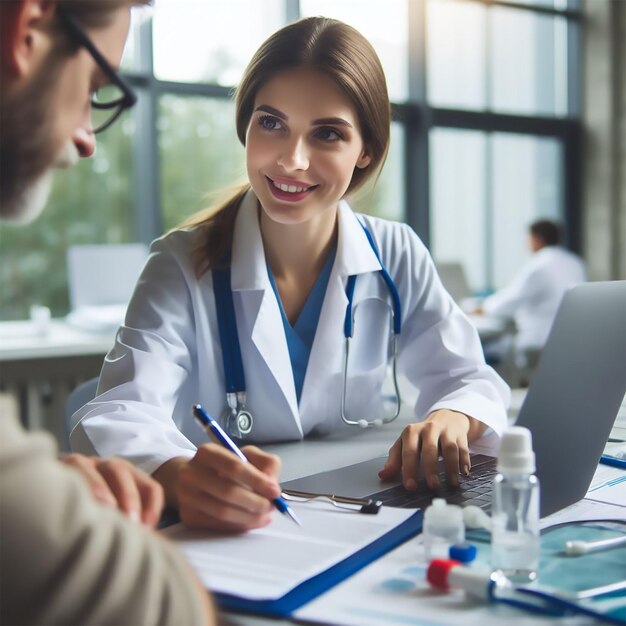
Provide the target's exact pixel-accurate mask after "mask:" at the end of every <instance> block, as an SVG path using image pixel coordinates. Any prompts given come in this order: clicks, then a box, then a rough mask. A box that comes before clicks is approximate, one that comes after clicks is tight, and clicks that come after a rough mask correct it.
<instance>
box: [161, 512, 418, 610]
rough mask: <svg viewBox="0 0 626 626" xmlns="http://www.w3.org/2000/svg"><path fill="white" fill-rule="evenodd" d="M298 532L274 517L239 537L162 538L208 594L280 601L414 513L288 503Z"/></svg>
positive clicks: (178, 532)
mask: <svg viewBox="0 0 626 626" xmlns="http://www.w3.org/2000/svg"><path fill="white" fill-rule="evenodd" d="M289 506H291V507H293V510H294V511H295V513H296V514H297V516H298V517H299V519H300V520H301V521H302V527H299V526H296V525H295V524H294V523H293V521H291V520H290V519H289V518H287V517H286V516H284V515H281V514H279V513H276V514H275V515H274V520H273V521H272V523H271V524H270V525H269V526H268V527H266V528H262V529H258V530H253V531H251V532H248V533H245V534H243V535H218V534H209V533H203V532H197V531H191V530H188V529H187V528H185V527H184V526H183V525H182V524H176V525H175V526H171V527H169V528H167V529H165V531H163V532H164V534H165V535H166V536H168V538H169V539H170V540H172V541H174V542H176V543H177V544H178V547H179V549H180V550H181V551H182V553H183V555H184V556H185V558H186V559H187V561H188V562H189V564H190V565H191V567H192V568H193V569H194V570H195V571H196V573H197V575H198V577H199V578H200V580H201V581H202V583H203V584H204V585H205V586H206V587H207V588H208V589H211V590H212V591H216V592H222V593H229V594H233V595H236V596H239V597H242V598H248V599H252V600H268V599H275V598H280V597H282V596H283V595H285V594H286V593H287V592H288V591H289V590H291V589H293V588H294V587H296V586H297V585H299V584H300V583H301V582H303V581H305V580H308V579H309V578H311V577H312V576H315V575H316V574H319V573H320V572H323V571H324V570H326V569H328V568H329V567H330V566H332V565H334V564H335V563H338V562H339V561H341V560H343V559H344V558H346V557H347V556H349V555H351V554H353V553H355V552H357V551H358V550H360V549H361V548H363V547H365V546H366V545H368V544H370V543H372V542H373V541H374V540H376V539H377V538H379V537H381V536H382V535H384V534H385V533H387V532H388V531H389V530H391V529H393V528H395V527H396V526H398V525H399V524H401V523H402V522H403V521H405V520H406V519H408V518H409V517H410V516H411V515H412V514H413V513H415V511H414V510H407V509H392V508H387V507H382V508H381V509H380V511H379V513H378V514H377V515H365V514H362V513H357V512H353V511H340V510H337V509H334V508H333V507H332V506H331V505H329V504H326V503H323V502H308V503H306V504H300V503H293V502H290V503H289Z"/></svg>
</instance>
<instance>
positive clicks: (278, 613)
mask: <svg viewBox="0 0 626 626" xmlns="http://www.w3.org/2000/svg"><path fill="white" fill-rule="evenodd" d="M421 530H422V511H421V510H420V509H418V510H417V511H416V512H415V513H414V514H413V515H411V517H409V518H408V519H407V520H405V521H404V522H402V523H401V524H400V525H398V526H396V527H395V528H393V529H392V530H390V531H389V532H388V533H386V534H384V535H383V536H382V537H379V538H378V539H376V541H373V542H372V543H370V544H369V545H367V546H365V547H364V548H361V550H359V551H358V552H355V553H354V554H351V555H350V556H348V557H346V558H345V559H344V560H343V561H340V562H339V563H336V564H335V565H333V566H332V567H330V568H329V569H327V570H326V571H324V572H321V573H319V574H317V575H316V576H313V578H309V579H308V580H305V581H304V582H303V583H300V584H299V585H298V586H297V587H294V588H293V589H292V590H291V591H289V592H288V593H286V594H285V595H284V596H282V597H281V598H276V599H273V600H248V599H246V598H241V597H239V596H234V595H230V594H225V593H216V594H215V599H216V600H217V603H218V604H219V605H220V606H221V607H222V608H225V609H231V610H235V611H243V612H245V613H255V614H256V615H269V616H272V617H289V616H291V614H292V613H293V612H294V611H295V610H296V609H298V608H299V607H301V606H302V605H304V604H306V603H307V602H309V601H311V600H313V598H316V597H317V596H320V595H321V594H323V593H324V592H325V591H328V590H329V589H331V588H332V587H334V586H335V585H336V584H338V583H340V582H341V581H343V580H345V579H346V578H348V577H349V576H352V574H354V573H355V572H358V571H359V570H360V569H362V568H363V567H365V566H366V565H368V564H369V563H371V562H372V561H375V560H376V559H378V558H379V557H381V556H383V554H386V553H387V552H390V551H391V550H393V549H394V548H395V547H397V546H399V545H400V544H401V543H404V542H405V541H407V540H408V539H410V538H411V537H414V536H415V535H417V534H419V533H420V532H421Z"/></svg>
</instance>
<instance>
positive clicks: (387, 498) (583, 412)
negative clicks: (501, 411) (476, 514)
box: [283, 281, 626, 517]
mask: <svg viewBox="0 0 626 626" xmlns="http://www.w3.org/2000/svg"><path fill="white" fill-rule="evenodd" d="M625 393H626V281H611V282H592V283H584V284H582V285H578V286H576V287H573V288H572V289H571V290H570V291H568V292H567V293H566V294H565V296H564V297H563V300H562V302H561V306H560V307H559V310H558V313H557V316H556V319H555V321H554V324H553V326H552V330H551V332H550V336H549V337H548V341H547V343H546V345H545V347H544V349H543V351H542V355H541V359H540V362H539V365H538V367H537V370H536V372H535V375H534V377H533V381H532V383H531V386H530V388H529V390H528V393H527V395H526V398H525V400H524V403H523V404H522V407H521V409H520V413H519V417H518V419H517V421H516V424H517V425H519V426H525V427H526V428H529V429H530V431H531V432H532V435H533V447H534V450H535V455H536V459H537V472H536V474H537V476H538V478H539V481H540V484H541V516H542V517H545V516H547V515H550V514H551V513H554V512H555V511H558V510H560V509H562V508H564V507H566V506H568V505H570V504H573V503H574V502H577V501H578V500H580V499H581V498H583V497H584V496H585V494H586V493H587V490H588V488H589V485H590V484H591V480H592V478H593V474H594V472H595V470H596V467H597V465H598V460H599V458H600V455H601V454H602V451H603V449H604V446H605V445H606V442H607V439H608V436H609V433H610V432H611V428H612V427H613V424H614V422H615V416H616V415H617V412H618V410H619V407H620V404H621V403H622V400H623V398H624V394H625ZM385 458H386V457H380V458H377V459H370V460H369V461H364V462H363V463H357V464H355V465H350V466H348V467H343V468H339V469H336V470H332V471H328V472H322V473H319V474H314V475H312V476H307V477H305V478H299V479H296V480H292V481H289V482H286V483H284V484H283V488H284V489H287V490H289V489H293V490H298V491H306V492H311V493H325V494H335V495H339V496H350V497H359V498H365V497H372V498H376V499H379V500H382V501H383V503H385V504H387V505H389V506H402V507H408V508H415V507H422V508H423V507H425V506H428V504H430V502H431V500H432V499H433V498H436V497H444V498H446V500H448V501H449V502H453V503H460V504H477V505H478V506H481V508H489V505H490V498H491V483H492V480H493V476H494V474H495V471H496V470H495V459H494V458H493V457H486V456H482V455H473V456H472V476H470V477H469V478H467V479H466V478H464V477H463V476H461V477H460V482H461V484H460V486H459V487H458V488H451V487H448V486H447V485H445V480H444V479H443V478H442V481H441V483H442V488H441V490H440V491H439V492H431V491H429V490H428V489H427V488H426V486H425V485H423V484H422V486H421V488H420V489H418V491H417V492H407V491H405V490H404V488H403V487H402V486H401V484H400V482H399V481H396V482H395V483H394V482H384V483H383V482H382V481H379V480H378V477H377V471H378V470H379V469H380V468H381V467H382V465H383V464H384V460H385ZM442 476H443V474H442Z"/></svg>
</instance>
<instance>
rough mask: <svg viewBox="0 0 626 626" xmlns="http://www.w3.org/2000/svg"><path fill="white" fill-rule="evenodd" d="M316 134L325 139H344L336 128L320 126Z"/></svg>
mask: <svg viewBox="0 0 626 626" xmlns="http://www.w3.org/2000/svg"><path fill="white" fill-rule="evenodd" d="M315 134H316V136H317V138H318V139H322V140H323V141H339V140H340V139H343V137H342V136H341V134H339V133H338V132H337V131H336V130H335V129H334V128H318V129H317V132H316V133H315Z"/></svg>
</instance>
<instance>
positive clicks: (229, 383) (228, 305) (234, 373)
mask: <svg viewBox="0 0 626 626" xmlns="http://www.w3.org/2000/svg"><path fill="white" fill-rule="evenodd" d="M212 274H213V292H214V294H215V308H216V310H217V327H218V330H219V333H220V343H221V345H222V362H223V363H224V379H225V381H226V393H237V392H242V391H245V390H246V377H245V375H244V373H243V360H242V358H241V346H240V345H239V334H238V333H237V319H236V318H235V305H234V303H233V291H232V289H231V288H230V267H226V268H224V269H214V270H213V271H212Z"/></svg>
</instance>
